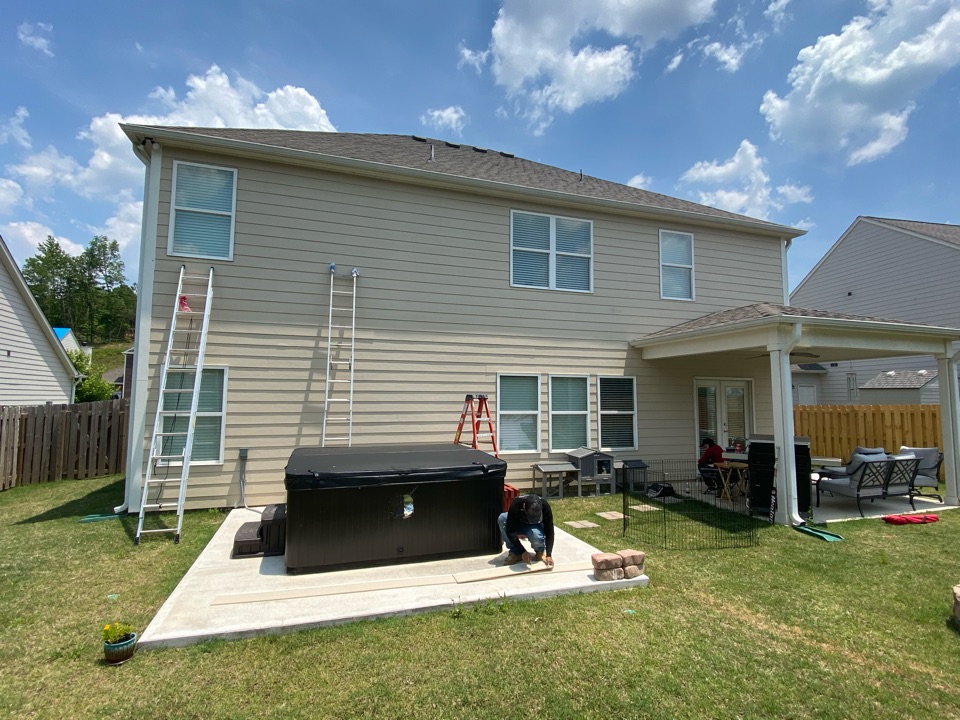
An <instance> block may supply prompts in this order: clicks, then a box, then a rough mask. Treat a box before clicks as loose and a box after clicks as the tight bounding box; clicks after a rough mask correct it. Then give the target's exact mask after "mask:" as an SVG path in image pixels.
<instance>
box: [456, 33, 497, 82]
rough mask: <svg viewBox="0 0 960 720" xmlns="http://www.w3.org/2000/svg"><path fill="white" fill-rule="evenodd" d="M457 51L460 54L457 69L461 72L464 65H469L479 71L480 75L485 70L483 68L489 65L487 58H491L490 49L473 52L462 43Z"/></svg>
mask: <svg viewBox="0 0 960 720" xmlns="http://www.w3.org/2000/svg"><path fill="white" fill-rule="evenodd" d="M457 50H458V51H459V52H460V61H459V62H458V63H457V69H458V70H459V69H460V68H462V67H463V66H464V65H469V66H470V67H472V68H473V69H474V70H476V71H477V74H478V75H479V74H480V72H481V71H482V70H483V66H484V65H486V64H487V58H488V57H490V50H489V49H487V50H471V49H470V48H468V47H467V46H466V45H464V43H463V42H462V41H461V43H460V45H459V46H458V47H457Z"/></svg>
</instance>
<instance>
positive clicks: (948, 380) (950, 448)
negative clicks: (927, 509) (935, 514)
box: [937, 344, 960, 505]
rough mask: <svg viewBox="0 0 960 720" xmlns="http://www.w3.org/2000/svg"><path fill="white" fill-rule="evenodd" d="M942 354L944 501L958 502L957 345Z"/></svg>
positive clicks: (959, 359) (959, 385)
mask: <svg viewBox="0 0 960 720" xmlns="http://www.w3.org/2000/svg"><path fill="white" fill-rule="evenodd" d="M944 351H945V352H944V353H943V355H938V356H937V370H938V376H939V377H940V378H941V381H940V409H941V424H942V433H943V468H944V481H945V483H946V493H944V498H943V499H944V501H945V502H947V503H948V504H950V505H956V504H958V502H960V410H958V403H960V383H958V380H957V363H958V362H960V349H958V350H957V351H956V352H955V353H953V355H950V354H949V344H947V346H946V347H944Z"/></svg>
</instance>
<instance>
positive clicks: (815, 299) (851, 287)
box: [790, 216, 960, 404]
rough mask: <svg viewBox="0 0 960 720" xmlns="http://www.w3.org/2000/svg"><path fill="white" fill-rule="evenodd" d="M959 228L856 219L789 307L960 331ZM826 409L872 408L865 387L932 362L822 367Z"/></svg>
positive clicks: (863, 362) (897, 360) (930, 359)
mask: <svg viewBox="0 0 960 720" xmlns="http://www.w3.org/2000/svg"><path fill="white" fill-rule="evenodd" d="M958 271H960V225H943V224H938V223H926V222H915V221H911V220H892V219H889V218H877V217H864V216H861V217H858V218H857V219H856V220H855V221H854V222H853V224H852V225H851V226H850V227H849V228H847V230H846V232H844V233H843V235H842V236H841V237H840V239H839V240H837V241H836V242H835V243H834V244H833V246H832V247H831V248H830V249H829V250H828V251H827V252H826V253H825V254H824V256H823V258H821V259H820V261H819V262H818V263H817V264H816V266H815V267H814V268H813V269H812V270H811V271H810V272H809V273H808V274H807V276H806V277H805V278H804V279H803V280H802V281H801V282H800V284H799V285H797V287H796V289H794V291H793V293H792V294H791V296H790V302H791V304H795V305H799V306H801V307H810V308H820V309H822V310H833V311H836V312H844V313H854V314H858V315H870V316H874V317H889V318H898V319H900V320H908V321H911V322H916V323H923V324H927V325H939V326H943V327H953V328H958V327H960V283H958V282H957V276H958ZM826 367H827V372H826V374H825V375H823V376H822V377H821V379H820V383H819V384H818V392H819V394H820V398H821V399H820V402H821V403H824V404H858V403H867V402H876V400H875V394H873V393H868V397H864V396H863V393H862V389H863V388H864V387H865V384H866V383H867V382H869V381H871V380H872V379H873V378H875V377H877V376H878V375H879V374H880V373H883V372H887V371H891V370H893V371H898V372H913V373H916V372H917V371H920V370H929V371H931V372H933V371H935V370H937V363H936V361H935V360H934V358H933V357H917V356H910V357H895V358H877V359H873V360H857V361H847V362H835V363H829V364H827V365H826Z"/></svg>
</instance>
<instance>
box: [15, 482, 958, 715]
mask: <svg viewBox="0 0 960 720" xmlns="http://www.w3.org/2000/svg"><path fill="white" fill-rule="evenodd" d="M121 496H122V482H121V481H120V480H119V479H117V478H116V477H114V478H103V479H97V480H83V481H65V482H61V483H56V484H50V485H40V486H33V487H26V488H15V489H13V490H11V491H8V492H5V493H0V527H2V530H0V715H3V716H6V717H17V718H23V717H44V718H46V717H49V718H64V717H78V718H106V717H118V718H132V717H149V718H168V717H169V718H194V717H195V718H245V717H250V718H291V717H293V718H296V717H304V718H325V717H331V718H344V717H371V718H374V717H382V718H394V719H396V718H404V719H405V718H464V717H470V718H474V717H479V718H523V719H526V718H536V717H539V718H583V717H596V718H645V717H651V718H781V717H782V718H897V719H898V720H900V719H902V718H947V717H960V681H958V680H960V634H958V631H957V628H956V627H955V626H954V623H953V622H952V621H951V619H950V618H951V616H952V611H953V607H952V596H951V588H952V586H953V585H954V584H957V583H960V565H958V563H957V561H956V556H957V550H956V548H957V547H958V545H960V512H948V513H944V514H943V516H942V520H941V522H938V523H934V524H930V525H908V526H893V525H886V524H884V523H882V522H880V521H877V520H864V521H857V522H851V523H845V524H842V525H840V526H834V528H833V529H835V530H839V532H840V533H841V534H842V535H843V536H844V537H845V538H846V539H845V541H844V542H839V543H825V542H822V541H820V540H818V539H816V538H813V537H810V536H807V535H803V534H801V533H798V532H795V531H793V530H791V529H789V528H783V527H779V526H770V527H764V528H763V529H762V530H761V539H760V545H759V547H754V548H746V549H735V550H716V551H702V550H701V551H683V552H676V551H662V550H658V549H655V548H644V547H640V548H637V549H640V550H645V551H646V552H647V574H648V575H649V576H650V584H649V586H648V587H646V588H634V589H631V590H622V591H615V592H604V593H592V594H585V595H575V596H565V597H557V598H550V599H545V600H539V601H512V600H503V601H497V602H488V603H485V604H481V605H478V606H472V607H454V606H451V609H450V610H447V611H442V612H433V613H428V614H423V615H416V616H411V617H402V618H390V619H383V620H375V621H364V622H357V623H351V624H349V625H342V626H338V627H332V628H325V629H320V630H313V631H305V632H299V633H294V634H289V635H278V636H272V637H263V638H256V639H251V640H241V641H233V642H225V641H213V642H206V643H201V644H198V645H194V646H191V647H188V648H180V649H158V650H151V651H142V652H138V653H137V655H136V656H135V657H134V658H133V659H132V660H131V661H129V662H128V663H126V664H125V665H123V666H120V667H109V666H106V665H104V664H103V663H102V661H101V658H102V650H101V641H100V628H101V627H102V626H103V624H104V623H106V622H110V621H113V620H117V619H121V620H127V621H129V622H132V623H133V624H134V625H135V626H136V627H137V629H138V630H142V629H143V628H144V627H145V626H146V624H147V623H148V622H149V620H150V619H151V617H152V616H153V614H154V613H155V612H156V611H157V609H158V608H159V607H160V605H161V604H162V602H163V600H164V599H165V598H166V597H167V595H168V594H169V593H170V591H171V590H172V589H173V588H174V587H175V586H176V584H177V582H178V580H179V578H180V577H181V576H182V575H183V573H184V572H186V570H187V568H188V567H189V566H190V564H191V563H192V562H193V560H194V559H195V558H196V556H197V555H198V553H199V552H200V550H201V549H202V548H203V546H204V544H205V543H206V542H207V541H208V540H209V538H210V537H211V536H212V535H213V533H214V532H215V531H216V529H217V527H218V525H219V524H220V522H221V521H222V519H223V517H224V514H223V513H221V512H219V511H200V512H191V513H187V515H186V517H185V519H184V529H183V539H182V540H181V542H180V544H179V545H175V544H174V543H173V541H172V537H171V536H167V535H157V536H148V537H147V538H146V539H145V540H144V543H143V544H142V545H141V546H139V547H135V546H134V545H133V543H132V540H131V537H132V533H133V531H134V529H135V526H136V518H135V517H127V518H124V519H120V520H107V521H102V522H92V523H80V522H79V519H80V518H82V517H84V516H86V515H90V514H98V513H104V512H109V509H110V508H111V507H112V506H113V505H116V504H118V503H119V502H120V501H121ZM609 504H610V501H609V499H607V500H604V499H602V498H583V499H578V498H571V499H565V500H562V501H556V502H554V503H553V506H554V508H555V513H556V516H557V520H558V522H562V521H564V520H575V519H576V520H580V519H587V518H591V517H593V513H594V512H595V511H596V510H597V509H598V508H600V507H601V506H603V507H604V508H605V509H609ZM620 527H621V526H620V524H619V523H608V524H604V525H603V526H602V527H601V528H598V529H595V530H591V531H581V530H574V531H573V532H574V533H576V534H577V535H578V536H580V537H582V538H583V539H585V540H587V541H588V542H590V543H592V544H594V545H596V546H597V547H599V548H601V549H603V550H608V551H613V550H618V549H622V548H623V547H624V546H625V543H624V541H623V540H622V538H621V537H620V536H619V530H620ZM558 560H559V561H561V562H562V560H563V559H562V558H558Z"/></svg>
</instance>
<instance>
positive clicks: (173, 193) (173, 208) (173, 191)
mask: <svg viewBox="0 0 960 720" xmlns="http://www.w3.org/2000/svg"><path fill="white" fill-rule="evenodd" d="M181 165H191V166H193V167H207V168H213V169H214V170H224V171H226V172H229V173H232V174H233V203H232V206H231V208H230V212H229V213H224V212H217V211H216V210H200V209H197V208H191V207H185V206H184V207H182V208H178V207H177V205H176V198H177V175H178V172H179V168H180V166H181ZM178 209H182V210H189V211H190V212H198V213H207V214H209V215H219V216H223V215H228V214H229V216H230V249H229V252H227V255H226V257H221V256H220V255H198V254H195V253H185V252H175V251H174V249H173V231H174V228H175V227H176V220H177V210H178ZM236 228H237V169H236V168H229V167H222V166H220V165H210V164H208V163H194V162H185V161H183V160H174V161H173V180H172V182H171V187H170V222H169V227H168V228H167V255H170V256H173V257H195V258H204V259H207V260H225V261H230V262H232V261H233V246H234V243H235V241H236ZM191 464H192V463H191Z"/></svg>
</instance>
